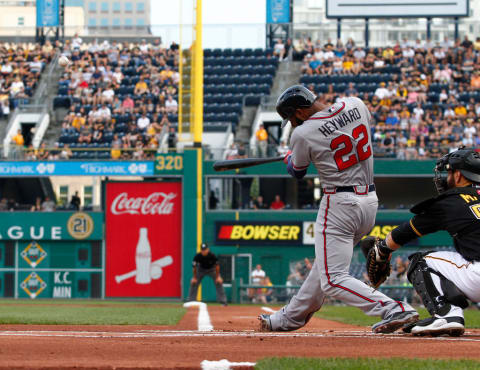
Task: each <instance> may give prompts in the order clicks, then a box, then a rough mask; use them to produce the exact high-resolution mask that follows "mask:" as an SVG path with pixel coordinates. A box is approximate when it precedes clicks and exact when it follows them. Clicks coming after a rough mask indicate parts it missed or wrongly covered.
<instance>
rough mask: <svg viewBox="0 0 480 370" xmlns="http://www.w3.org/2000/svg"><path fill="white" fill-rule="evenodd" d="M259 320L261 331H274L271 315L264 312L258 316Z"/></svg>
mask: <svg viewBox="0 0 480 370" xmlns="http://www.w3.org/2000/svg"><path fill="white" fill-rule="evenodd" d="M258 320H259V321H260V331H272V322H271V321H270V315H267V314H264V313H262V314H261V315H259V316H258Z"/></svg>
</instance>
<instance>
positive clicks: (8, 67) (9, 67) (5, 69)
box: [0, 63, 13, 75]
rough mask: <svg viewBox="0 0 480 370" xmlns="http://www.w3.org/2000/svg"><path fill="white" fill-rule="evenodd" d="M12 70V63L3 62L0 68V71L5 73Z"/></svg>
mask: <svg viewBox="0 0 480 370" xmlns="http://www.w3.org/2000/svg"><path fill="white" fill-rule="evenodd" d="M12 71H13V68H12V63H4V64H3V65H2V69H1V70H0V72H2V73H3V74H5V75H8V74H10V73H12Z"/></svg>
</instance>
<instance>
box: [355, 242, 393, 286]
mask: <svg viewBox="0 0 480 370" xmlns="http://www.w3.org/2000/svg"><path fill="white" fill-rule="evenodd" d="M360 248H361V249H362V252H363V254H364V256H365V258H366V259H367V274H368V279H369V280H370V285H371V286H372V287H374V288H375V289H377V288H378V287H379V286H380V285H381V284H382V283H383V282H384V281H385V280H387V278H388V277H389V276H390V272H391V270H392V266H390V259H391V258H392V251H391V250H390V249H389V248H388V247H387V245H386V244H385V240H383V239H379V238H375V237H373V236H367V237H366V238H365V239H363V240H362V241H361V242H360Z"/></svg>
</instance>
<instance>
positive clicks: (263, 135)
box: [255, 124, 268, 158]
mask: <svg viewBox="0 0 480 370" xmlns="http://www.w3.org/2000/svg"><path fill="white" fill-rule="evenodd" d="M255 136H256V138H257V149H258V155H259V156H260V157H261V158H263V157H266V156H267V147H268V133H267V130H265V127H264V126H263V124H260V127H259V128H258V130H257V132H256V133H255Z"/></svg>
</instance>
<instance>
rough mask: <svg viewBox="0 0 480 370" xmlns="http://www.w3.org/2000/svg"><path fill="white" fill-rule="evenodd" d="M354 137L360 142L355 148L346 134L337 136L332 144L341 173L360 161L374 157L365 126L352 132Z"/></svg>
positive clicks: (358, 127) (359, 126) (331, 147)
mask: <svg viewBox="0 0 480 370" xmlns="http://www.w3.org/2000/svg"><path fill="white" fill-rule="evenodd" d="M352 136H353V138H354V139H355V140H358V142H357V145H356V146H355V147H353V144H352V140H351V138H350V137H349V136H347V135H345V134H343V135H340V136H337V137H336V138H335V139H333V140H332V141H331V142H330V149H332V151H335V153H334V154H333V159H334V160H335V163H336V164H337V167H338V170H339V171H344V170H346V169H347V168H349V167H352V166H353V165H355V164H357V163H358V162H359V161H360V162H361V161H364V160H366V159H368V158H370V156H371V155H372V148H371V147H370V145H369V144H368V133H367V128H366V127H365V125H358V126H357V127H355V128H354V129H353V131H352ZM344 157H346V159H344Z"/></svg>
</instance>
